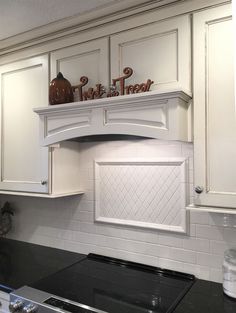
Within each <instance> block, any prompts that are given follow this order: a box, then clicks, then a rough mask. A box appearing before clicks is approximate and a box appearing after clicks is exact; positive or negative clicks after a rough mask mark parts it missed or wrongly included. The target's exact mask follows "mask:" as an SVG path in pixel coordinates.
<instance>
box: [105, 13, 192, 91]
mask: <svg viewBox="0 0 236 313" xmlns="http://www.w3.org/2000/svg"><path fill="white" fill-rule="evenodd" d="M127 66H128V67H131V68H132V69H133V71H134V73H133V75H132V76H131V77H130V78H128V79H127V80H126V84H127V85H129V84H135V83H142V82H145V81H146V80H147V79H148V78H149V79H152V80H153V81H154V84H153V85H151V90H165V89H172V88H173V89H174V88H182V89H184V90H185V91H187V92H189V91H191V70H190V69H191V38H190V17H189V16H188V15H184V16H179V17H174V18H170V19H168V20H165V21H160V22H156V23H152V24H149V25H146V26H142V27H138V28H135V29H132V30H128V31H125V32H121V33H119V34H116V35H113V36H111V77H112V78H118V77H120V76H123V75H124V74H123V69H124V68H125V67H127Z"/></svg>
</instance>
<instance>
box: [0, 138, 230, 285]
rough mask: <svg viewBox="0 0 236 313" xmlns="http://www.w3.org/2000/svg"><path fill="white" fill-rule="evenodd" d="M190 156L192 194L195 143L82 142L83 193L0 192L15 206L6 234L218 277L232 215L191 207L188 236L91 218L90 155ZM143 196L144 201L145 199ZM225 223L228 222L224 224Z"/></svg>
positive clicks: (92, 208)
mask: <svg viewBox="0 0 236 313" xmlns="http://www.w3.org/2000/svg"><path fill="white" fill-rule="evenodd" d="M156 157H184V158H188V166H189V174H188V180H189V181H188V190H189V195H188V197H189V199H188V202H190V203H191V200H192V198H193V146H192V144H191V143H182V142H166V141H161V140H152V139H148V140H147V139H146V140H129V141H109V142H88V143H81V144H80V160H79V162H80V163H79V166H80V179H81V181H82V182H83V187H84V190H85V194H84V195H82V196H74V197H66V198H60V199H41V198H30V197H17V196H1V202H2V203H3V202H4V201H6V200H8V201H10V202H11V203H12V206H13V207H14V208H15V215H14V217H13V228H12V231H11V232H10V233H9V234H8V237H9V238H12V239H17V240H22V241H27V242H32V243H38V244H42V245H46V246H52V247H57V248H62V249H65V250H70V251H75V252H79V253H85V254H87V253H92V252H93V253H98V254H104V255H107V256H111V257H116V258H123V259H126V260H130V261H134V262H140V263H145V264H149V265H153V266H160V267H163V268H169V269H173V270H177V271H182V272H188V273H192V274H194V275H196V276H197V277H199V278H202V279H210V280H212V281H219V282H220V281H222V269H221V268H222V261H223V254H224V251H225V250H226V249H228V248H232V247H236V227H233V226H234V225H236V220H235V217H232V216H230V217H229V216H228V217H227V216H224V215H220V214H214V213H211V214H209V213H200V212H190V225H189V232H188V234H187V235H184V234H183V235H182V234H175V233H168V232H164V231H157V230H147V229H142V228H138V227H133V228H131V227H129V226H121V225H120V226H119V225H112V224H103V223H96V222H94V159H98V158H120V159H125V158H143V159H145V158H147V159H150V158H156ZM146 198H147V199H142V201H148V200H149V198H148V197H146ZM224 225H228V226H229V227H224Z"/></svg>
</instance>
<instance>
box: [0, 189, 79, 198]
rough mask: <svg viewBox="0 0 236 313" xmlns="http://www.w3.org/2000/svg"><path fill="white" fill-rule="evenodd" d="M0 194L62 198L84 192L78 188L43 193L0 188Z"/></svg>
mask: <svg viewBox="0 0 236 313" xmlns="http://www.w3.org/2000/svg"><path fill="white" fill-rule="evenodd" d="M0 194H5V195H13V196H25V197H37V198H48V199H56V198H63V197H69V196H76V195H81V194H84V191H81V190H78V191H74V192H68V193H59V194H46V193H45V194H44V193H30V192H18V191H6V190H1V191H0Z"/></svg>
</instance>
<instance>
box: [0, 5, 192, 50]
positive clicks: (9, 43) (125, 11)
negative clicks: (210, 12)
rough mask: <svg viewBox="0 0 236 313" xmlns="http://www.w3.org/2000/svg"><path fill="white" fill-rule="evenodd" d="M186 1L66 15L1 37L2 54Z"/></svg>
mask: <svg viewBox="0 0 236 313" xmlns="http://www.w3.org/2000/svg"><path fill="white" fill-rule="evenodd" d="M182 1H186V0H120V1H116V2H115V3H114V4H110V5H107V6H106V7H104V6H102V7H100V8H97V9H95V10H92V11H89V12H85V13H83V14H79V15H75V16H72V17H69V18H64V19H61V20H59V21H56V22H52V23H49V24H47V25H44V26H40V27H37V28H34V29H32V30H29V31H26V32H23V33H20V34H18V35H15V36H11V37H8V38H6V39H3V40H0V55H4V54H7V53H9V52H14V51H17V50H20V49H22V48H25V47H29V46H32V45H35V44H39V43H43V42H45V41H48V40H52V39H57V38H60V37H63V36H66V35H70V34H73V33H75V32H78V31H80V30H86V29H89V28H92V27H97V26H99V25H102V24H106V23H109V22H112V21H115V20H118V19H121V18H124V17H128V16H130V15H134V14H138V13H141V12H144V11H149V10H152V9H155V8H158V7H162V6H165V5H168V4H171V3H175V2H182Z"/></svg>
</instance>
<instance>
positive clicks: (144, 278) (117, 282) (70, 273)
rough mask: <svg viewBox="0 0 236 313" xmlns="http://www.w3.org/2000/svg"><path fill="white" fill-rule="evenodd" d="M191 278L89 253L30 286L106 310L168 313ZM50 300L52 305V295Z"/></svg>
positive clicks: (114, 312)
mask: <svg viewBox="0 0 236 313" xmlns="http://www.w3.org/2000/svg"><path fill="white" fill-rule="evenodd" d="M194 280H195V278H194V276H193V275H189V274H184V273H179V272H174V271H170V270H164V269H160V268H156V267H152V266H147V265H143V264H139V263H133V262H127V261H123V260H119V259H114V258H109V257H104V256H100V255H95V254H89V255H88V256H87V258H85V259H83V260H81V261H79V262H78V263H76V264H73V265H72V266H70V267H68V268H66V269H64V270H62V271H59V272H57V273H56V274H53V275H50V276H49V277H47V278H45V279H42V280H40V281H38V282H36V283H34V284H31V285H30V287H32V288H35V289H39V290H42V291H44V292H47V293H50V294H52V295H55V296H58V297H62V298H65V299H68V300H71V301H74V302H77V303H81V304H84V305H88V306H90V307H93V308H96V309H99V310H103V311H105V312H109V313H121V312H122V313H141V312H142V313H144V312H145V313H170V312H172V311H173V310H174V308H175V307H176V305H177V304H178V303H179V301H180V300H181V299H182V298H183V296H184V295H185V294H186V293H187V292H188V290H189V289H190V288H191V286H192V284H193V283H194ZM50 301H51V304H50V305H52V306H53V305H54V302H53V301H54V300H53V296H52V300H49V302H50ZM61 309H64V308H63V307H61Z"/></svg>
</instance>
